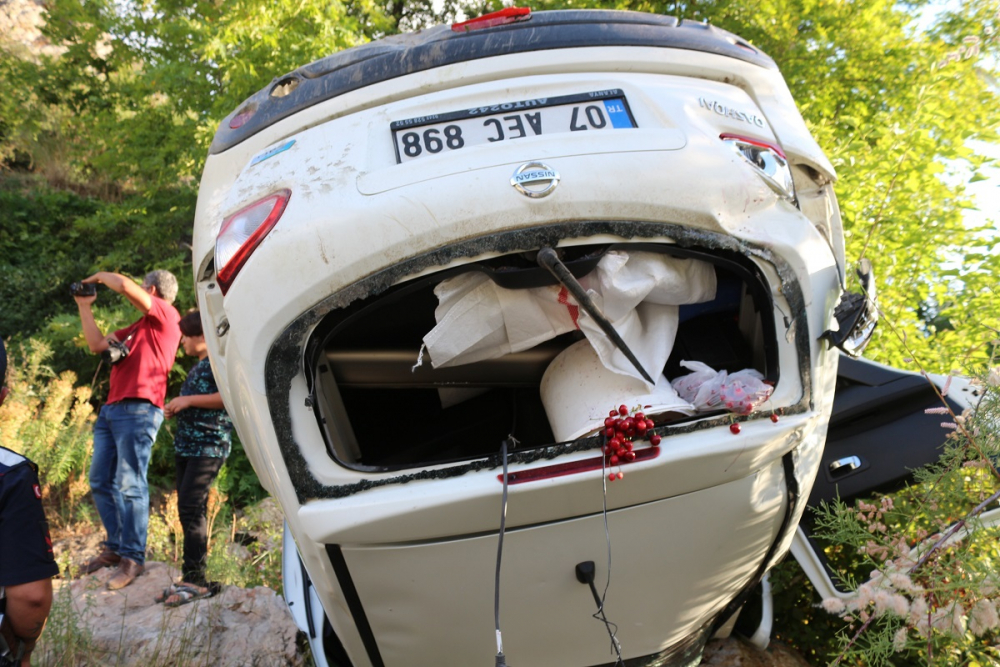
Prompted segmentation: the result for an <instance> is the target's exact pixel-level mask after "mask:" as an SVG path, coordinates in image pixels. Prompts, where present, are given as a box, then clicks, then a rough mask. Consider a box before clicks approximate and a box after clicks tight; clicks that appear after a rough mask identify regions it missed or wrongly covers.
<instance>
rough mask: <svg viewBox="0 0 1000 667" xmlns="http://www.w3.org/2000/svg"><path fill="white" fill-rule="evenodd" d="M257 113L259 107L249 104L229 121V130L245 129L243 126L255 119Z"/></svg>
mask: <svg viewBox="0 0 1000 667" xmlns="http://www.w3.org/2000/svg"><path fill="white" fill-rule="evenodd" d="M255 111H257V107H256V106H254V105H252V104H248V105H246V106H245V107H243V108H242V109H240V110H239V111H237V112H236V115H235V116H233V117H232V118H230V119H229V129H231V130H238V129H239V128H241V127H243V125H244V124H245V123H246V122H247V121H248V120H250V118H251V117H253V114H254V112H255Z"/></svg>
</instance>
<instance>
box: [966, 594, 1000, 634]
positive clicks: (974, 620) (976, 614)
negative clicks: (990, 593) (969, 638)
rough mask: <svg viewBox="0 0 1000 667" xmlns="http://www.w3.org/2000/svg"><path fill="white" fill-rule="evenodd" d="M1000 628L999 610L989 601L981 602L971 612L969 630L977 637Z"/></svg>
mask: <svg viewBox="0 0 1000 667" xmlns="http://www.w3.org/2000/svg"><path fill="white" fill-rule="evenodd" d="M998 626H1000V616H998V615H997V608H996V606H994V604H993V603H992V602H990V601H989V600H979V601H978V602H976V604H974V605H973V606H972V609H971V610H970V611H969V630H971V631H972V634H974V635H976V636H977V637H982V636H983V635H984V634H985V633H986V632H988V631H989V630H992V629H993V628H996V627H998Z"/></svg>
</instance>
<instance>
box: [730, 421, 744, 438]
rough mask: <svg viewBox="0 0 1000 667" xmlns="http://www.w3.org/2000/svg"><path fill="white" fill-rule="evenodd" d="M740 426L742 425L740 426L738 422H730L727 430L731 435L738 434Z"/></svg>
mask: <svg viewBox="0 0 1000 667" xmlns="http://www.w3.org/2000/svg"><path fill="white" fill-rule="evenodd" d="M742 428H743V427H742V426H740V423H739V422H733V423H732V424H730V425H729V432H730V433H732V434H733V435H739V434H740V431H741V430H742Z"/></svg>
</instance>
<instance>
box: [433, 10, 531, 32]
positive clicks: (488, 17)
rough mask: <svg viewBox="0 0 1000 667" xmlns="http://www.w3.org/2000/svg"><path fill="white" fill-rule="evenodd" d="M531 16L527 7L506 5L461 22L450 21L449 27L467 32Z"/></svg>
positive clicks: (514, 21)
mask: <svg viewBox="0 0 1000 667" xmlns="http://www.w3.org/2000/svg"><path fill="white" fill-rule="evenodd" d="M529 18H531V9H530V8H529V7H507V8H506V9H501V10H500V11H498V12H493V13H492V14H484V15H483V16H477V17H476V18H474V19H469V20H468V21H462V22H461V23H452V24H451V29H452V30H454V31H455V32H469V31H471V30H482V29H483V28H493V27H495V26H498V25H506V24H508V23H516V22H518V21H524V20H527V19H529Z"/></svg>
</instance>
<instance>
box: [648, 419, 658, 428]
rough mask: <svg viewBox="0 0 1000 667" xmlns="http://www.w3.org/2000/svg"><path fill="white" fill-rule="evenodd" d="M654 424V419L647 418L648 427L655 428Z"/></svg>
mask: <svg viewBox="0 0 1000 667" xmlns="http://www.w3.org/2000/svg"><path fill="white" fill-rule="evenodd" d="M654 426H656V424H654V423H653V420H652V419H647V420H646V428H653V427H654Z"/></svg>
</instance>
